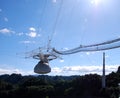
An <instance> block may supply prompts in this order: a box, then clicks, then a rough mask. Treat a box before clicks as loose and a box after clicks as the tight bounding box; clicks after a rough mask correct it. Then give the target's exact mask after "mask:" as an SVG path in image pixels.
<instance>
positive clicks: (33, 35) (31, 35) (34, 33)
mask: <svg viewBox="0 0 120 98" xmlns="http://www.w3.org/2000/svg"><path fill="white" fill-rule="evenodd" d="M26 35H27V36H29V37H32V38H34V37H37V33H36V32H30V33H27V34H26Z"/></svg>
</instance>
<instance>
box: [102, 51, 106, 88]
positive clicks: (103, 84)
mask: <svg viewBox="0 0 120 98" xmlns="http://www.w3.org/2000/svg"><path fill="white" fill-rule="evenodd" d="M105 87H106V83H105V52H103V73H102V88H105Z"/></svg>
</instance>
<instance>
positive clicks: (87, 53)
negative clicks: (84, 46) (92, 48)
mask: <svg viewBox="0 0 120 98" xmlns="http://www.w3.org/2000/svg"><path fill="white" fill-rule="evenodd" d="M91 54H95V52H86V55H91Z"/></svg>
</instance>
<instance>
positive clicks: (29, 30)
mask: <svg viewBox="0 0 120 98" xmlns="http://www.w3.org/2000/svg"><path fill="white" fill-rule="evenodd" d="M119 5H120V0H0V74H12V73H18V74H22V75H36V73H34V71H33V69H34V67H35V65H36V64H37V63H38V62H39V61H38V60H36V59H32V58H28V59H26V58H25V53H26V52H29V51H31V50H34V49H37V48H38V47H46V46H47V44H48V40H49V39H51V43H50V46H51V47H54V48H55V49H57V50H68V49H72V48H75V47H78V46H80V45H89V44H96V43H101V42H104V41H108V40H111V39H116V38H119V37H120V6H119ZM103 52H105V53H106V74H109V73H111V72H112V71H114V72H115V71H117V68H118V66H120V60H119V58H120V54H119V53H120V49H119V48H117V49H112V50H106V51H99V52H79V53H76V54H71V55H60V57H62V59H59V58H58V59H56V60H53V61H51V62H50V67H51V69H52V70H51V73H48V74H47V75H53V76H55V75H65V76H70V75H84V74H90V73H92V74H94V73H97V74H100V75H101V74H102V55H103Z"/></svg>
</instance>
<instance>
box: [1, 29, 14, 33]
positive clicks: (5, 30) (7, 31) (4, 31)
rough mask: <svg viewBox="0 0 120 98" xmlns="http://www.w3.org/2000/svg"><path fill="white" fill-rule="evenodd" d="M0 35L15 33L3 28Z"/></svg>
mask: <svg viewBox="0 0 120 98" xmlns="http://www.w3.org/2000/svg"><path fill="white" fill-rule="evenodd" d="M0 33H2V34H13V33H15V32H14V31H12V30H10V29H7V28H3V29H0Z"/></svg>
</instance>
